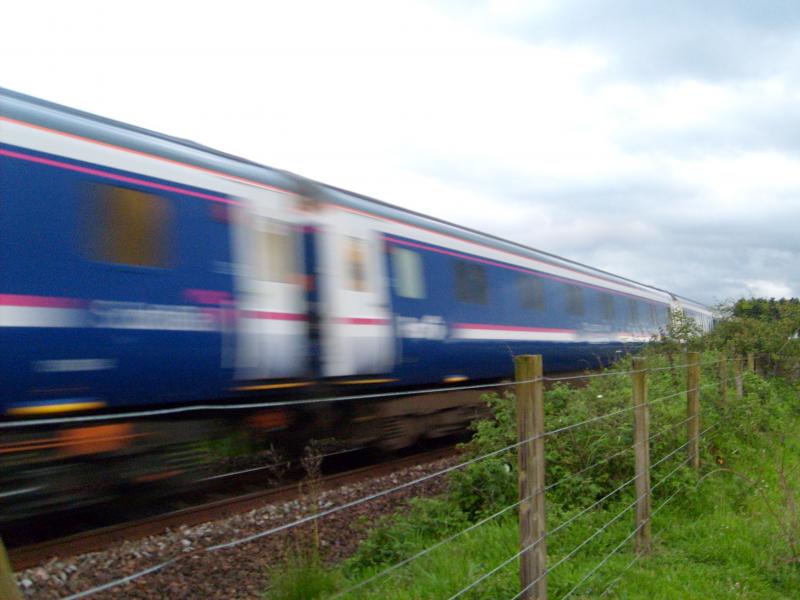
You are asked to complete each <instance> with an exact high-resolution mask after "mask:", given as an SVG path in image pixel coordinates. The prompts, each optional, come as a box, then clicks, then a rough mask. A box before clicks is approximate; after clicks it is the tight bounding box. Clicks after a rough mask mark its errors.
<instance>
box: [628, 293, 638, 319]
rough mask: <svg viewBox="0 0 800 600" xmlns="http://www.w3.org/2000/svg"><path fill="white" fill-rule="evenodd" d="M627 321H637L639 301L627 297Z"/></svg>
mask: <svg viewBox="0 0 800 600" xmlns="http://www.w3.org/2000/svg"><path fill="white" fill-rule="evenodd" d="M628 321H630V322H631V323H638V322H639V303H638V302H637V301H636V300H634V299H633V298H628Z"/></svg>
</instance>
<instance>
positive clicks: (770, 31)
mask: <svg viewBox="0 0 800 600" xmlns="http://www.w3.org/2000/svg"><path fill="white" fill-rule="evenodd" d="M496 26H498V27H500V28H501V29H503V30H504V31H507V32H510V33H512V34H514V35H517V36H519V37H521V38H523V39H525V40H526V41H530V42H533V43H552V42H556V43H559V44H564V43H567V44H576V45H588V46H596V47H599V48H601V49H603V50H605V51H606V52H607V53H608V55H609V58H610V60H611V64H610V67H611V69H612V70H613V71H615V72H617V73H618V74H619V75H622V76H625V77H630V78H633V79H637V80H654V79H661V78H672V77H679V78H684V77H691V78H696V79H705V80H723V79H724V80H727V79H742V78H750V77H754V76H764V75H769V74H770V73H779V72H782V71H783V70H785V68H786V66H787V65H791V64H796V63H795V61H794V59H795V57H796V56H797V54H798V45H797V33H798V30H800V11H798V10H797V5H796V3H795V2H792V1H783V2H781V1H776V0H771V1H770V0H768V1H760V2H752V1H747V0H729V1H725V0H712V1H703V2H698V1H693V0H675V1H672V2H641V1H640V0H607V1H598V2H584V1H578V0H565V1H560V2H555V3H553V8H552V10H550V11H549V12H545V13H543V14H542V13H535V14H532V15H531V17H530V18H527V19H526V18H522V19H517V20H515V21H514V22H513V23H509V22H499V23H497V24H496Z"/></svg>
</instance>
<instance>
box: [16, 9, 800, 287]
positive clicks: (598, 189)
mask: <svg viewBox="0 0 800 600" xmlns="http://www.w3.org/2000/svg"><path fill="white" fill-rule="evenodd" d="M559 6H561V3H555V2H552V1H549V0H541V1H537V2H519V1H516V0H495V1H492V2H489V3H487V4H485V5H482V4H478V5H471V8H469V9H466V8H464V6H463V5H462V4H461V3H455V4H453V5H451V6H448V5H446V4H445V5H433V6H431V5H428V4H425V3H424V2H421V1H414V0H409V1H406V2H396V3H391V2H390V3H384V2H381V3H376V2H368V1H365V0H362V1H360V0H341V1H340V2H322V1H320V2H312V1H304V2H279V1H275V2H264V3H250V2H245V1H244V0H236V1H232V2H227V3H225V4H224V5H220V4H218V3H213V2H210V1H205V2H203V1H200V2H191V3H189V2H155V1H154V0H149V1H143V2H139V3H137V5H136V6H135V8H134V7H130V8H126V7H125V6H124V5H118V4H114V3H108V2H101V1H99V0H95V1H86V2H77V3H76V2H72V3H65V2H55V1H53V2H49V3H35V4H33V3H28V4H25V3H17V4H14V5H13V7H11V8H6V9H5V10H4V25H5V27H4V35H3V37H2V38H0V55H2V56H4V57H9V56H11V57H12V59H11V60H6V61H5V62H4V64H3V80H2V85H5V86H8V87H10V88H12V89H17V90H19V91H22V92H28V93H32V94H34V95H38V96H40V97H43V98H46V99H49V100H53V101H56V102H63V103H65V104H68V105H71V106H75V107H77V108H81V109H84V110H88V111H90V112H96V113H98V114H102V115H105V116H110V117H113V118H118V119H120V120H123V121H127V122H131V123H134V124H137V125H141V126H145V127H149V128H152V129H155V130H158V131H162V132H164V133H168V134H172V135H176V136H179V137H186V138H189V139H193V140H196V141H199V142H201V143H205V144H207V145H210V146H214V147H217V148H219V149H221V150H225V151H228V152H231V153H234V154H238V155H241V156H244V157H247V158H249V159H253V160H257V161H261V162H264V163H266V164H270V165H272V166H276V167H279V168H285V169H289V170H293V171H296V172H298V173H300V174H303V175H306V176H309V177H312V178H316V179H320V180H323V181H327V182H330V183H332V184H335V185H339V186H342V187H345V188H349V189H352V190H355V191H358V192H362V193H366V194H369V195H373V196H376V197H378V198H381V199H383V200H387V201H390V202H395V203H397V204H400V205H403V206H407V207H409V208H411V209H414V210H418V211H421V212H426V213H429V214H433V215H434V216H438V217H441V218H445V219H447V220H450V221H453V222H457V223H462V224H464V225H467V226H471V227H475V228H483V229H484V230H486V231H488V232H490V233H494V234H497V235H501V236H505V237H509V238H511V239H514V240H517V241H520V242H523V243H528V244H531V245H534V246H537V247H541V248H542V249H544V250H547V251H551V252H556V253H566V254H567V255H568V256H569V257H571V258H575V259H578V260H582V261H584V262H589V263H593V262H594V263H595V264H596V266H598V267H602V268H606V269H608V270H612V271H615V272H619V273H620V274H623V275H628V276H631V277H634V278H639V279H645V280H647V281H651V282H653V283H656V284H660V285H662V286H664V287H672V288H674V291H676V292H679V293H684V294H688V295H698V296H701V299H706V300H710V299H711V298H712V296H713V294H714V285H713V282H709V281H708V277H705V276H703V274H702V273H704V272H705V273H711V272H712V271H713V273H714V276H715V277H719V279H720V283H719V286H720V289H721V288H722V286H727V287H726V288H725V289H734V288H736V286H738V288H737V289H740V290H741V293H746V292H747V291H748V290H750V289H763V290H767V289H776V290H777V289H783V290H786V289H789V288H788V287H786V286H787V285H788V284H784V283H775V284H774V285H775V286H778V287H773V288H769V286H767V287H763V286H762V287H761V288H758V287H757V285H761V284H756V283H752V284H745V283H744V281H745V280H747V281H751V282H759V281H762V280H763V281H764V282H772V281H776V282H780V281H781V279H780V278H773V274H770V276H769V277H766V276H765V275H764V273H763V271H764V270H765V269H771V268H774V266H775V265H777V264H780V265H784V264H785V265H789V266H788V268H789V269H790V270H793V271H794V272H792V273H788V274H787V276H786V277H785V278H786V281H792V280H795V279H793V278H795V276H797V277H800V274H798V273H797V272H796V271H797V267H796V266H793V265H796V264H797V263H798V261H797V260H786V261H784V260H783V259H781V261H780V262H779V263H769V264H766V263H759V262H758V261H754V262H748V263H747V265H746V268H747V269H748V272H747V273H746V274H742V273H740V270H741V269H742V268H743V266H742V264H741V261H738V262H735V261H733V260H731V258H730V257H731V256H734V255H735V254H736V252H737V244H738V243H739V242H740V240H738V239H736V238H735V236H732V237H731V239H730V240H728V241H726V240H724V238H725V236H724V233H721V232H719V231H717V230H716V229H714V227H716V226H717V225H718V224H720V223H725V224H726V226H729V227H731V230H734V229H736V230H737V231H745V230H746V228H747V225H748V224H750V223H754V222H756V221H757V222H758V223H759V224H760V226H761V227H765V226H768V225H767V224H770V223H772V224H774V228H775V230H776V231H777V230H780V231H783V230H784V229H786V227H785V224H786V223H787V221H788V219H789V218H788V217H787V214H788V215H791V214H794V215H795V216H800V200H795V198H798V199H800V164H798V160H800V158H798V156H799V155H800V153H795V154H793V153H792V152H791V151H789V150H788V149H787V148H785V147H781V146H779V145H775V144H773V140H774V139H777V138H778V137H779V136H778V135H777V134H780V133H783V132H782V131H781V130H782V129H787V128H790V127H792V119H791V115H790V117H789V118H787V119H786V124H785V127H784V123H783V122H782V121H781V119H780V115H781V114H782V110H784V109H785V107H791V106H793V105H795V104H797V100H798V98H800V87H798V84H797V83H796V81H795V76H794V74H793V73H790V72H780V71H776V70H775V68H774V65H773V66H771V67H770V68H769V69H766V68H765V70H764V73H763V74H760V73H758V72H755V73H756V74H755V75H754V76H752V77H750V78H749V79H736V80H731V79H725V78H716V79H715V78H708V79H703V78H702V77H701V76H700V75H698V73H700V72H699V71H698V72H693V73H692V74H691V75H685V76H681V75H680V74H678V75H676V72H675V71H674V70H670V76H669V77H665V78H661V79H659V78H657V77H653V78H650V79H646V80H645V79H642V80H635V79H631V78H630V77H627V78H626V77H623V76H621V75H620V71H619V70H618V69H617V70H614V69H612V65H614V64H616V63H617V62H618V61H619V58H620V57H619V56H618V55H615V52H616V53H618V52H619V47H618V46H616V45H615V43H613V42H614V40H617V41H619V40H621V41H620V43H623V42H624V43H625V44H628V43H629V40H628V39H627V38H626V37H625V36H629V35H630V31H631V30H630V29H621V30H619V31H615V30H609V31H608V32H604V33H603V35H604V36H605V37H604V38H602V39H600V38H596V39H595V38H592V39H588V38H587V39H586V40H582V39H576V38H575V37H574V36H569V37H568V36H567V35H566V34H562V38H563V39H562V38H560V37H559V32H558V31H556V30H553V32H551V33H552V35H540V36H538V37H537V36H528V37H527V38H526V37H525V36H522V35H513V36H512V35H509V34H508V33H507V29H508V28H510V27H515V26H516V24H518V23H523V22H527V21H536V20H537V19H545V17H546V16H547V15H550V14H551V13H553V12H554V11H556V10H557V9H558V7H559ZM577 16H581V15H577ZM746 21H747V19H743V20H742V22H746ZM629 25H630V24H629ZM724 26H725V23H722V24H721V25H720V27H724ZM741 27H742V25H741V23H738V22H737V24H736V25H735V26H731V27H730V29H729V30H727V31H726V34H725V35H726V36H735V35H739V32H740V28H741ZM634 29H635V28H634ZM614 36H617V37H614ZM725 39H728V38H727V37H725ZM746 39H751V38H746ZM608 40H612V41H611V42H609V41H608ZM666 40H667V41H666V42H664V41H663V40H662V42H664V43H667V42H668V41H669V39H668V38H666ZM675 43H676V44H677V43H678V42H677V41H676V42H675ZM623 47H626V48H627V47H629V46H623ZM661 50H664V48H661ZM675 50H676V52H677V51H678V50H680V48H675ZM667 54H669V53H667ZM700 58H701V57H700ZM700 58H698V60H700ZM615 61H616V62H615ZM654 68H655V67H654ZM665 68H666V67H665ZM748 68H750V69H751V70H752V65H750V66H749V67H748ZM670 69H671V67H670ZM754 115H759V118H760V119H762V120H761V121H759V120H757V119H756V118H755V117H754ZM765 118H766V119H767V121H769V120H770V119H772V121H770V123H771V124H772V125H771V126H772V127H773V128H774V129H771V130H769V131H768V133H765V134H764V138H763V139H762V140H761V141H760V143H761V145H760V146H756V145H755V142H754V141H753V139H754V136H755V137H757V136H758V135H759V134H760V132H762V131H764V128H765V126H764V123H763V119H765ZM796 137H797V136H795V135H793V134H792V131H791V130H790V129H789V131H788V133H786V134H785V138H786V142H785V143H786V144H795V143H796V139H795V138H796ZM773 146H774V147H773ZM792 203H794V204H796V206H794V209H795V212H794V213H792V210H791V209H792V207H791V206H790V205H791V204H792ZM787 207H788V208H787ZM770 219H772V220H770ZM680 225H683V226H684V229H688V228H691V229H693V230H695V231H696V230H698V229H699V230H700V231H703V230H704V229H707V230H708V231H712V230H713V231H714V232H715V233H714V236H713V238H714V240H715V242H714V243H715V244H716V245H717V246H719V245H720V244H722V243H723V242H724V243H727V244H729V251H728V252H727V253H721V254H718V253H717V252H716V250H717V246H715V247H714V248H713V251H712V248H711V246H710V245H709V244H710V243H711V242H710V241H709V240H703V239H700V238H701V237H702V236H698V235H696V233H695V234H693V235H694V237H692V239H691V240H690V241H687V240H686V239H683V232H682V229H681V227H680ZM756 234H759V235H756ZM690 237H691V236H690ZM711 237H712V236H710V235H709V236H708V238H709V239H710V238H711ZM720 239H722V240H723V242H720V241H719V240H720ZM748 243H750V244H763V245H764V247H768V248H774V249H777V250H780V249H781V248H780V246H781V245H782V244H783V245H786V244H787V243H788V242H787V241H786V238H781V237H779V236H776V235H775V234H773V233H772V232H771V231H761V232H754V234H753V235H751V236H750V238H749V241H748ZM687 244H688V245H687ZM703 244H706V245H705V246H704V245H703ZM684 246H685V247H686V251H685V254H683V255H681V256H682V258H681V259H680V260H681V264H679V265H676V264H674V263H675V262H676V261H677V260H678V258H677V256H678V254H679V251H678V250H675V251H674V252H665V251H664V248H671V249H676V248H683V247H684ZM690 246H691V248H690V249H689V247H690ZM690 250H691V251H690ZM789 253H790V255H791V257H793V259H796V258H797V255H796V251H795V250H790V251H789ZM726 255H727V257H726ZM710 256H713V257H714V261H715V263H714V265H713V266H712V265H710V264H709V259H708V258H707V257H710ZM686 261H695V262H693V263H691V262H690V264H687V263H686ZM693 271H694V272H696V273H700V274H699V275H697V276H696V277H694V278H693V277H690V276H689V275H687V272H688V273H691V272H693ZM745 275H746V276H745ZM734 281H735V282H738V283H731V282H734ZM747 285H750V287H747ZM754 285H755V286H756V287H753V286H754ZM764 285H766V284H764ZM781 285H784V287H783V288H781V287H780V286H781ZM678 286H680V287H678ZM794 291H795V292H796V291H797V290H794ZM726 293H727V292H726Z"/></svg>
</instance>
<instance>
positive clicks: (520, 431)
mask: <svg viewBox="0 0 800 600" xmlns="http://www.w3.org/2000/svg"><path fill="white" fill-rule="evenodd" d="M514 366H515V370H516V379H517V435H518V438H519V441H520V445H519V449H518V451H517V456H518V457H519V460H518V465H519V499H520V505H519V542H520V546H521V549H522V550H524V549H525V548H528V547H529V546H531V545H532V544H534V543H535V544H536V545H535V546H534V547H533V548H530V549H529V550H528V551H526V552H523V553H522V555H521V556H520V561H519V569H520V571H519V579H520V581H519V582H520V586H521V587H520V589H522V590H525V592H524V593H523V594H522V596H521V598H522V600H547V575H546V573H547V544H546V540H545V539H544V536H545V531H546V529H545V507H544V437H543V434H544V382H543V381H542V356H541V354H536V355H534V356H531V355H524V356H516V357H514ZM525 440H531V441H528V442H526V441H525ZM534 582H535V583H534Z"/></svg>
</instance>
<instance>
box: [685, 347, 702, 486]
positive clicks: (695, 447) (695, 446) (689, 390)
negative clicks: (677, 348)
mask: <svg viewBox="0 0 800 600" xmlns="http://www.w3.org/2000/svg"><path fill="white" fill-rule="evenodd" d="M686 362H687V365H688V368H687V371H686V418H687V419H688V423H687V433H688V436H689V462H690V463H691V465H692V468H693V469H694V470H695V471H699V470H700V353H699V352H687V353H686Z"/></svg>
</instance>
